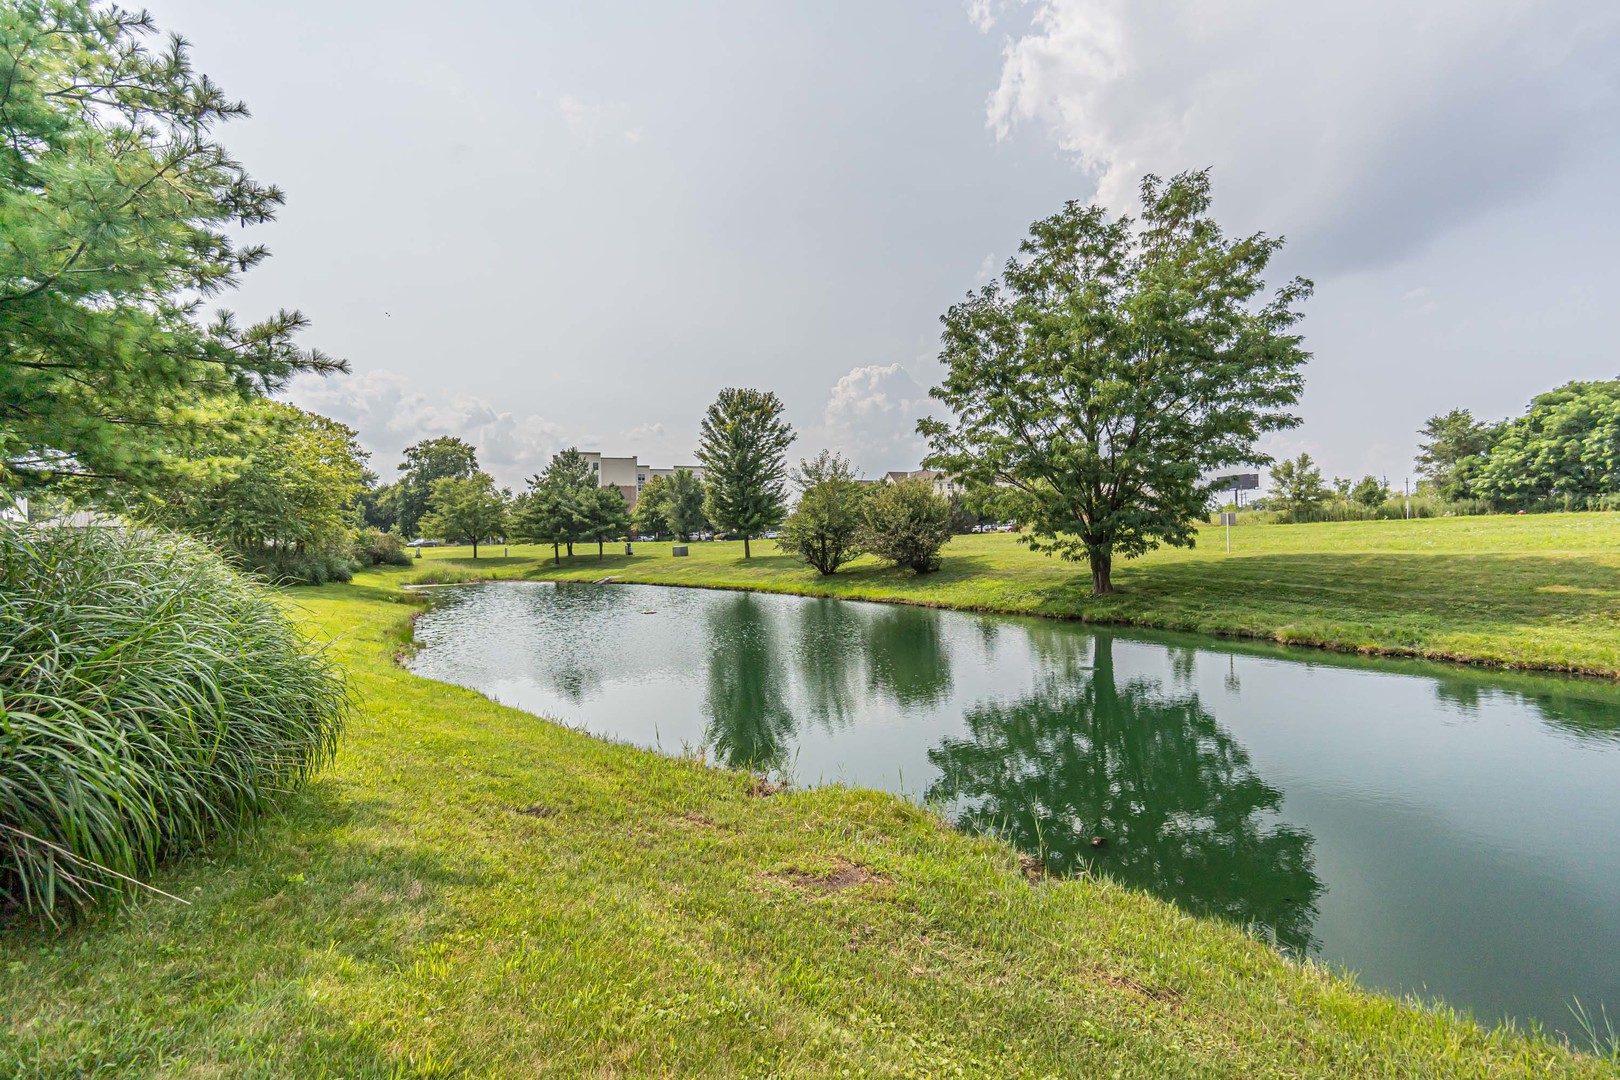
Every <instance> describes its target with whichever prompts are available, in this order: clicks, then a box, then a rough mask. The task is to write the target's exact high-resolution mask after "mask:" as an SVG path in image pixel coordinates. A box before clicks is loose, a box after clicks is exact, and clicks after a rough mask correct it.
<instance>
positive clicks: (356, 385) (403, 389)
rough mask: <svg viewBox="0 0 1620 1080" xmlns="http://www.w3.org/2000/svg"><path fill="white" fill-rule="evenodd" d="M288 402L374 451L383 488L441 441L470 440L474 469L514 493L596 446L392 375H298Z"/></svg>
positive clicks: (580, 436)
mask: <svg viewBox="0 0 1620 1080" xmlns="http://www.w3.org/2000/svg"><path fill="white" fill-rule="evenodd" d="M287 396H288V398H289V399H290V400H291V401H292V402H293V403H294V404H296V405H298V406H299V407H300V408H304V409H309V410H310V411H312V412H317V413H320V414H321V415H322V416H329V417H331V418H332V419H334V420H338V421H341V422H342V423H345V424H348V425H349V426H350V427H352V428H354V429H355V430H356V431H357V432H359V434H360V442H361V444H362V445H363V446H365V447H366V449H368V450H370V451H371V452H372V455H373V456H372V461H371V467H372V469H373V470H374V471H375V472H376V473H377V475H378V476H379V477H380V478H381V479H382V480H383V481H384V482H387V481H390V480H392V479H393V478H394V466H395V465H397V464H398V463H399V460H400V456H401V453H402V451H403V450H404V449H405V447H407V446H409V445H411V444H412V443H415V442H418V441H419V440H422V439H432V438H436V437H438V436H441V435H455V436H458V437H460V438H463V439H465V440H467V441H468V442H469V443H471V444H472V445H473V446H474V447H476V448H477V450H478V464H479V465H480V466H481V467H483V469H484V470H485V471H487V472H489V473H490V474H491V475H492V476H494V477H495V479H496V480H498V481H499V482H500V483H502V484H505V485H509V486H513V487H516V486H519V485H521V484H522V483H523V481H524V479H525V478H526V477H528V476H530V475H531V474H533V473H536V472H539V471H540V470H541V469H542V468H544V467H545V464H546V462H547V461H549V460H550V459H551V455H552V454H554V453H556V452H557V451H558V450H561V449H563V448H564V447H566V446H570V445H574V444H576V443H577V444H579V445H581V446H588V445H589V444H590V443H591V442H593V441H594V440H592V438H591V437H590V435H589V434H588V433H585V432H582V431H577V430H570V429H568V428H566V427H564V426H563V425H560V424H556V423H553V422H551V421H548V420H545V419H543V418H542V417H538V416H532V415H529V416H524V415H519V414H517V413H512V412H503V411H501V410H499V409H497V408H495V406H493V405H492V404H490V403H489V402H487V401H485V400H483V399H482V398H477V397H473V396H471V395H468V394H456V395H454V396H452V397H448V398H437V399H429V398H428V396H427V395H426V394H423V393H420V392H418V391H416V390H413V389H412V388H411V386H410V384H409V383H408V382H407V381H406V379H405V378H404V377H403V376H401V375H398V374H395V373H394V372H392V371H367V372H364V373H362V374H356V375H335V376H332V377H330V378H324V379H322V378H318V377H314V376H302V377H300V378H298V379H296V380H295V381H294V383H293V385H292V386H291V387H290V388H289V389H288V394H287Z"/></svg>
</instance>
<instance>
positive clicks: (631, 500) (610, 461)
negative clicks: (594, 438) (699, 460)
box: [585, 452, 703, 510]
mask: <svg viewBox="0 0 1620 1080" xmlns="http://www.w3.org/2000/svg"><path fill="white" fill-rule="evenodd" d="M585 460H586V462H587V463H589V465H590V467H591V472H592V474H593V475H595V477H596V483H597V486H598V487H616V488H618V489H619V494H620V495H623V496H624V502H625V505H626V506H628V507H630V509H632V510H634V509H635V508H636V502H637V500H639V499H640V498H641V489H642V488H644V487H646V486H647V483H648V481H650V480H652V478H653V477H655V476H671V475H673V474H674V473H676V472H689V473H695V474H696V475H697V478H698V479H699V480H701V479H703V468H702V466H700V465H675V466H672V467H668V468H665V467H662V466H653V465H643V464H642V463H641V460H640V459H639V458H637V457H635V456H634V455H632V456H630V457H609V456H607V455H604V454H598V453H594V452H587V453H586V454H585Z"/></svg>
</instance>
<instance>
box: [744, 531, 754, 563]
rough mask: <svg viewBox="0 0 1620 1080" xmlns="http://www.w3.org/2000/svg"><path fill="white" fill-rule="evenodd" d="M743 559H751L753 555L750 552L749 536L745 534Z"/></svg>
mask: <svg viewBox="0 0 1620 1080" xmlns="http://www.w3.org/2000/svg"><path fill="white" fill-rule="evenodd" d="M743 558H745V559H751V558H753V554H752V553H751V552H750V551H749V550H748V534H747V533H743Z"/></svg>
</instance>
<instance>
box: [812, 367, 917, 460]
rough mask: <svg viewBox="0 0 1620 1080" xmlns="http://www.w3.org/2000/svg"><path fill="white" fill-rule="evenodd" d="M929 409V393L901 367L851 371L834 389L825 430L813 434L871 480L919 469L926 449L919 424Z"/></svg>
mask: <svg viewBox="0 0 1620 1080" xmlns="http://www.w3.org/2000/svg"><path fill="white" fill-rule="evenodd" d="M930 404H932V402H930V400H929V398H928V393H927V391H925V390H924V389H923V388H922V387H921V386H919V385H918V384H917V381H916V380H915V379H913V378H912V377H911V375H910V373H909V372H907V371H906V369H905V368H903V367H901V366H900V365H899V364H898V363H895V364H888V365H881V364H869V365H867V366H865V367H858V368H852V369H851V370H850V371H849V373H848V374H846V375H843V376H840V377H839V379H838V381H837V382H836V383H835V384H833V387H832V392H831V394H830V395H829V397H828V398H827V405H826V408H825V409H823V410H822V418H821V420H822V422H821V427H820V428H819V429H816V430H815V431H812V432H810V433H808V434H809V435H810V440H811V441H814V440H820V442H821V445H825V446H827V447H828V448H830V449H833V450H837V451H841V452H842V453H844V454H846V455H847V456H848V457H849V458H850V459H851V460H853V461H854V462H855V464H856V466H857V467H858V468H860V469H862V470H864V472H865V473H866V475H867V476H881V475H882V474H883V473H885V472H887V471H889V470H890V469H915V468H916V467H917V463H918V462H919V461H920V460H921V458H922V455H923V453H924V450H925V447H924V443H923V440H922V439H921V438H920V437H918V435H917V434H916V427H917V421H918V420H919V419H920V418H921V417H923V416H925V415H927V413H928V411H929V405H930ZM818 449H820V446H819V445H818V446H814V447H812V448H811V449H810V450H809V451H808V452H809V453H813V452H814V451H815V450H818Z"/></svg>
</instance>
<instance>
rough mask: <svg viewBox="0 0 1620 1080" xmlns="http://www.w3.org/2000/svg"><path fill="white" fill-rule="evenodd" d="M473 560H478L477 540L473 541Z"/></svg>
mask: <svg viewBox="0 0 1620 1080" xmlns="http://www.w3.org/2000/svg"><path fill="white" fill-rule="evenodd" d="M473 561H474V562H477V561H478V541H477V540H474V541H473Z"/></svg>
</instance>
